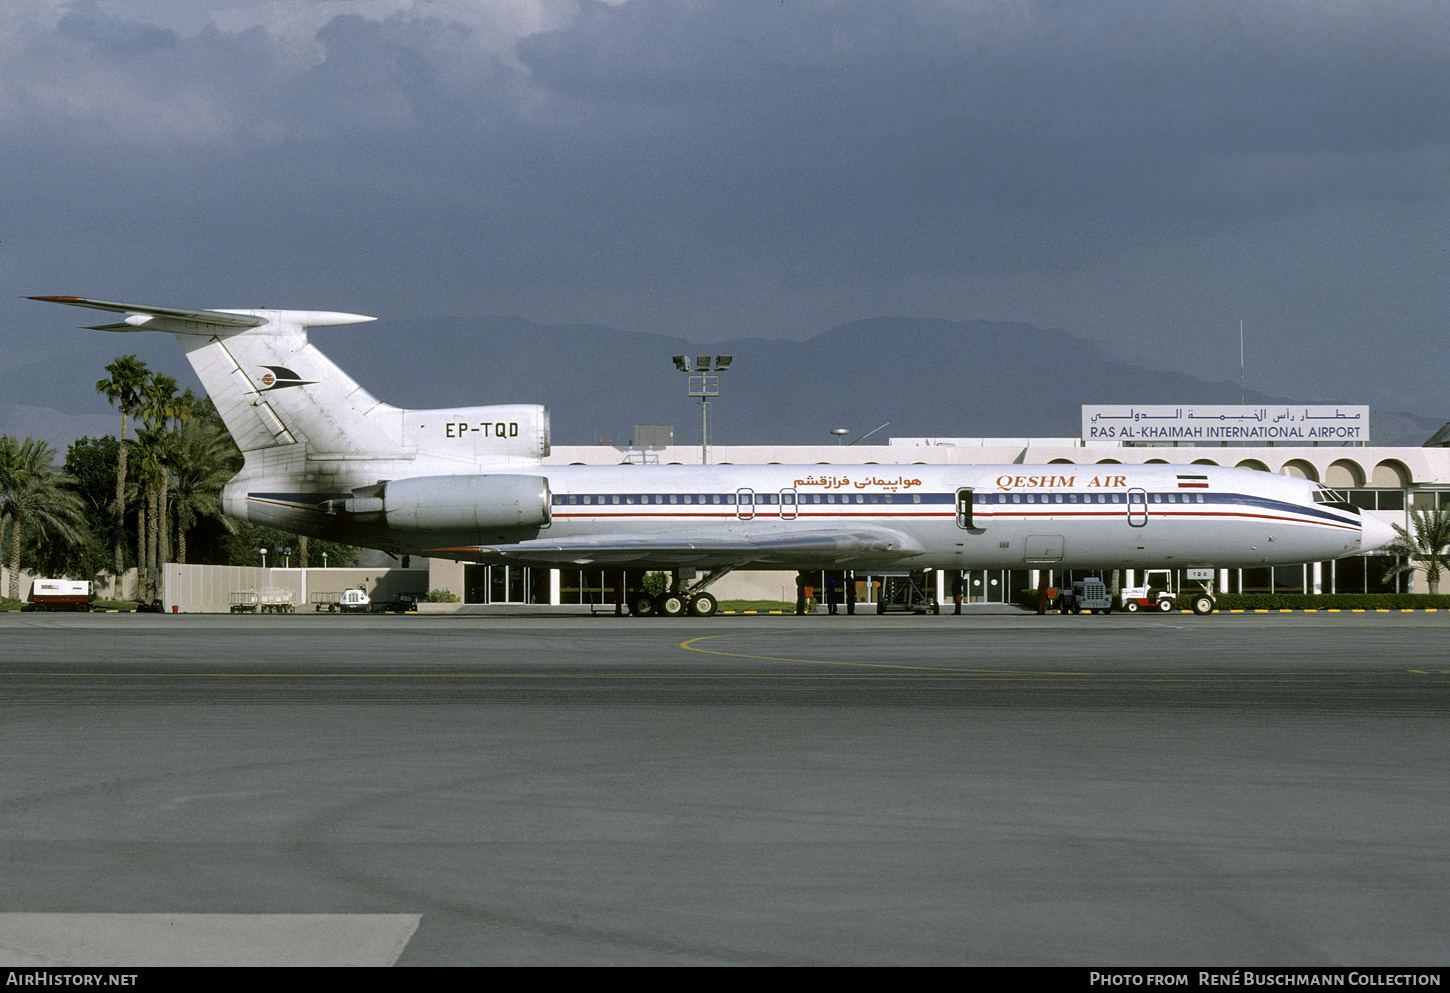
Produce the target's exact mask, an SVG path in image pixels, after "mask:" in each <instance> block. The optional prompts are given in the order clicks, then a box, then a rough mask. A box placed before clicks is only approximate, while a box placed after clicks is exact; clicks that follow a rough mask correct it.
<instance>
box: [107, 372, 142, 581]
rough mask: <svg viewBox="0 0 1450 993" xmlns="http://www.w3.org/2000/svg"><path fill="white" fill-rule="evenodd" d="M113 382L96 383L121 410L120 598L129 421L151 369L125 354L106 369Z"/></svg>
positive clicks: (116, 510) (117, 529) (117, 573)
mask: <svg viewBox="0 0 1450 993" xmlns="http://www.w3.org/2000/svg"><path fill="white" fill-rule="evenodd" d="M106 372H108V373H109V374H110V376H111V378H110V379H103V380H101V381H100V382H98V383H97V384H96V392H97V393H101V394H104V395H105V397H106V400H107V401H108V402H110V404H111V406H113V407H115V408H117V409H118V410H120V411H121V448H120V452H119V454H118V455H117V457H116V504H115V507H114V508H113V511H112V512H113V514H114V515H115V516H114V518H113V523H114V525H115V527H114V533H115V536H116V547H115V551H116V562H115V572H114V577H113V578H112V580H111V584H112V586H111V590H112V593H113V594H115V595H117V596H119V595H120V586H121V576H122V575H123V574H124V573H125V571H126V554H125V540H126V537H125V536H126V526H125V519H126V419H127V418H128V417H129V416H130V415H131V412H132V411H134V410H135V409H136V405H137V403H139V402H140V400H141V389H142V387H143V386H145V385H146V380H147V377H149V376H150V374H151V373H150V370H149V369H147V368H146V363H145V362H142V361H141V360H140V359H138V358H137V357H136V356H134V355H122V356H120V357H119V358H117V359H116V361H114V362H112V363H111V364H110V365H108V366H106Z"/></svg>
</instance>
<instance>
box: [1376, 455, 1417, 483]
mask: <svg viewBox="0 0 1450 993" xmlns="http://www.w3.org/2000/svg"><path fill="white" fill-rule="evenodd" d="M1369 484H1370V485H1371V486H1374V487H1384V488H1386V489H1401V490H1402V489H1406V488H1407V487H1409V485H1410V470H1409V469H1408V468H1407V467H1406V466H1405V464H1404V463H1403V462H1400V461H1399V460H1397V459H1386V460H1385V461H1383V462H1381V463H1380V464H1379V465H1377V466H1375V467H1374V475H1373V476H1371V477H1370V482H1369Z"/></svg>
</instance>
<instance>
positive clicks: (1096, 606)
mask: <svg viewBox="0 0 1450 993" xmlns="http://www.w3.org/2000/svg"><path fill="white" fill-rule="evenodd" d="M1112 609H1113V597H1112V595H1111V594H1110V593H1108V586H1107V584H1106V583H1104V582H1103V581H1102V580H1101V579H1099V578H1098V577H1096V576H1089V577H1088V578H1087V579H1078V580H1074V581H1073V584H1072V589H1070V590H1062V591H1061V592H1059V593H1058V594H1057V610H1058V613H1062V614H1081V613H1082V612H1083V611H1084V610H1086V611H1087V612H1088V613H1090V614H1096V613H1104V614H1107V613H1110V612H1111V611H1112Z"/></svg>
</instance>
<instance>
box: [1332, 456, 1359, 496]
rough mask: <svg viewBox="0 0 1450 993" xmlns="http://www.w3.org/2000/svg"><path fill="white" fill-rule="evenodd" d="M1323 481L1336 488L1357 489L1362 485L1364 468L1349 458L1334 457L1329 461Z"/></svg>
mask: <svg viewBox="0 0 1450 993" xmlns="http://www.w3.org/2000/svg"><path fill="white" fill-rule="evenodd" d="M1324 482H1325V484H1326V485H1328V486H1333V487H1336V488H1338V489H1345V490H1357V489H1362V488H1363V487H1364V469H1362V468H1360V465H1359V463H1358V462H1355V461H1353V460H1351V459H1335V460H1334V461H1333V462H1331V463H1329V470H1328V471H1327V472H1325V474H1324Z"/></svg>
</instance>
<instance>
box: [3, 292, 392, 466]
mask: <svg viewBox="0 0 1450 993" xmlns="http://www.w3.org/2000/svg"><path fill="white" fill-rule="evenodd" d="M30 299H32V300H40V301H44V302H46V303H60V304H66V305H68V306H73V307H88V308H90V309H92V310H103V311H110V312H112V313H119V314H125V315H126V316H125V318H124V319H123V320H121V321H119V322H117V323H113V324H102V325H97V326H95V327H94V329H95V330H99V331H121V332H132V331H163V332H167V333H170V334H174V335H176V340H177V341H178V342H180V343H181V347H182V349H183V350H184V351H185V352H186V357H187V359H188V360H189V361H190V362H191V366H192V368H193V369H195V370H196V374H197V376H198V377H199V378H200V379H201V382H202V385H203V386H205V387H206V391H207V393H208V394H210V395H211V398H212V401H213V402H214V403H215V404H216V406H217V410H218V412H219V413H220V414H221V416H222V420H223V421H224V422H225V423H226V426H227V430H228V431H230V432H231V435H232V437H233V438H234V439H235V440H236V443H237V447H239V448H240V449H241V450H242V452H243V453H249V452H256V451H260V450H262V449H268V448H278V447H282V446H289V445H297V444H302V445H305V446H307V448H308V450H309V451H310V452H313V453H336V454H339V455H368V456H372V457H375V458H387V457H389V456H392V455H396V454H399V453H401V452H402V449H403V417H402V411H401V410H399V409H398V408H396V407H391V406H389V405H387V404H384V403H380V402H379V401H378V400H377V399H376V398H375V397H374V396H373V395H372V394H370V393H369V392H368V391H367V390H365V389H363V388H362V386H360V385H359V384H358V383H357V381H356V380H354V379H353V378H352V377H351V376H349V375H347V373H345V372H343V371H342V369H340V368H339V367H338V366H337V365H336V364H335V363H333V362H332V360H331V359H329V358H328V357H327V356H326V355H323V354H322V352H320V351H319V350H318V349H317V347H316V346H315V345H312V344H310V343H309V342H308V340H307V329H308V328H314V327H329V326H334V325H340V324H357V323H361V322H363V321H371V320H373V318H371V317H365V316H363V315H361V314H339V313H332V312H329V311H307V310H265V309H259V310H179V309H176V308H172V307H149V306H140V305H135V304H124V303H111V302H108V301H104V300H89V299H86V298H83V297H71V296H42V297H31V298H30Z"/></svg>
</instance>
